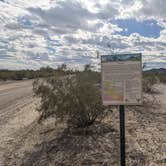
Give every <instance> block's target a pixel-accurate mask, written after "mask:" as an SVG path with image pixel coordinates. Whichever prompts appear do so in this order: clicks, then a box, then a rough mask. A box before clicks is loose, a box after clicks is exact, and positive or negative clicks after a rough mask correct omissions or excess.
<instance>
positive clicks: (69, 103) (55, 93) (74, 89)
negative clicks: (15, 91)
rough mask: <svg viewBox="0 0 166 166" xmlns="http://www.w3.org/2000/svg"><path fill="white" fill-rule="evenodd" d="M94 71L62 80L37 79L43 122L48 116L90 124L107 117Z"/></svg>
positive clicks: (69, 123) (82, 125)
mask: <svg viewBox="0 0 166 166" xmlns="http://www.w3.org/2000/svg"><path fill="white" fill-rule="evenodd" d="M91 74H92V72H82V73H77V74H75V75H69V76H64V77H61V78H59V79H57V78H53V77H51V78H47V79H45V80H42V81H41V80H36V81H35V82H34V84H33V90H34V92H35V94H36V95H37V96H39V97H41V106H40V108H39V109H38V111H39V112H40V113H41V116H40V121H41V120H43V119H46V118H48V117H55V118H60V119H61V120H64V121H66V122H67V124H68V125H69V126H70V125H72V126H75V127H86V126H89V125H91V124H93V123H94V122H95V120H96V119H97V118H98V117H100V118H101V117H102V116H103V112H104V110H105V107H104V106H102V101H101V94H100V93H101V92H100V88H99V87H97V86H96V80H95V79H93V77H91Z"/></svg>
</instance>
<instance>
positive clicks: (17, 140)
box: [0, 81, 166, 166]
mask: <svg viewBox="0 0 166 166" xmlns="http://www.w3.org/2000/svg"><path fill="white" fill-rule="evenodd" d="M156 90H157V93H155V97H156V99H157V100H158V101H160V104H157V105H156V103H155V104H154V105H153V104H152V102H150V104H149V105H148V106H146V107H127V108H126V158H127V165H129V166H137V165H138V166H165V165H166V85H162V84H160V85H157V86H156ZM38 105H39V100H38V99H36V98H34V97H33V93H32V81H21V82H13V83H12V82H10V83H7V84H3V83H1V84H0V166H14V165H16V166H20V165H22V166H47V165H49V166H54V165H57V166H60V165H64V166H77V165H78V166H79V165H86V166H91V165H94V166H95V165H103V166H104V165H105V166H106V165H109V166H118V165H119V112H118V110H117V109H114V110H113V112H112V113H109V114H108V115H107V117H106V118H105V120H104V121H103V122H102V123H100V124H98V123H96V124H95V125H94V126H91V127H90V128H89V129H84V130H83V131H82V130H81V129H77V130H75V129H68V128H67V127H66V126H65V124H63V123H61V122H56V123H55V122H54V121H53V120H52V119H49V120H48V121H46V122H44V123H43V124H38V123H37V119H38V117H39V115H38V112H36V111H35V109H36V107H37V106H38Z"/></svg>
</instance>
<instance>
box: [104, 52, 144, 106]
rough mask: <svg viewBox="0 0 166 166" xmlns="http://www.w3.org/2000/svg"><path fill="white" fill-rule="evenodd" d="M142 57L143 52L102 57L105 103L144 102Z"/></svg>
mask: <svg viewBox="0 0 166 166" xmlns="http://www.w3.org/2000/svg"><path fill="white" fill-rule="evenodd" d="M141 59H142V56H141V54H117V55H116V54H114V55H103V56H102V57H101V70H102V100H103V104H104V105H140V104H142V60H141Z"/></svg>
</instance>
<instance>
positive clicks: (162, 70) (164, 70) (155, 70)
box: [147, 68, 166, 73]
mask: <svg viewBox="0 0 166 166" xmlns="http://www.w3.org/2000/svg"><path fill="white" fill-rule="evenodd" d="M147 71H150V72H159V73H164V72H166V68H159V69H151V70H147Z"/></svg>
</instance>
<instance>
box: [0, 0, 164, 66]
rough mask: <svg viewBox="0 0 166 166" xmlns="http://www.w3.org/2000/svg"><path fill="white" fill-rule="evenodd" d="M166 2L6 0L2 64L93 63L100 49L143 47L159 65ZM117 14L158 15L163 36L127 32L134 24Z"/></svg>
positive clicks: (1, 20) (0, 13)
mask: <svg viewBox="0 0 166 166" xmlns="http://www.w3.org/2000/svg"><path fill="white" fill-rule="evenodd" d="M165 8H166V1H165V0H158V1H156V0H116V1H113V0H105V1H103V0H98V1H96V0H91V1H89V0H44V1H43V0H38V1H35V0H28V1H21V0H15V1H13V0H3V1H0V35H1V38H0V68H5V67H6V68H10V69H11V68H17V69H19V68H35V69H36V68H39V67H41V66H46V65H50V66H52V67H56V66H57V65H59V64H61V63H63V62H65V63H67V64H68V65H69V66H70V67H72V66H75V67H81V66H83V65H84V64H86V63H92V64H94V65H96V68H97V67H98V63H99V60H98V59H96V50H98V51H99V52H100V53H101V54H105V53H107V54H108V53H112V52H115V53H116V52H118V53H120V52H142V53H143V54H144V59H145V61H149V62H150V63H151V64H153V65H152V66H153V67H154V64H155V62H156V64H162V66H163V64H164V61H165V54H166V51H165V46H166V20H165V17H166V12H165V10H166V9H165ZM117 19H121V20H123V21H124V23H125V21H126V20H127V19H135V20H137V21H138V22H143V21H144V20H150V19H153V20H155V21H156V22H157V25H158V26H159V27H161V29H160V33H159V37H156V38H154V37H153V36H151V37H148V35H147V36H143V35H142V34H144V33H142V34H140V33H139V31H135V32H132V33H131V34H130V35H124V34H125V33H124V34H123V33H121V32H124V31H125V32H128V31H130V29H131V28H129V27H126V26H125V27H124V28H123V26H121V27H119V25H118V24H117V23H116V22H115V21H113V20H117ZM152 23H153V22H152ZM126 24H127V21H126ZM149 24H150V21H149ZM127 26H129V25H128V24H127ZM149 26H150V25H149ZM133 28H136V27H133ZM126 29H127V31H126ZM146 33H148V29H147V32H146ZM154 33H155V32H154ZM145 55H147V56H145ZM154 56H156V58H155V59H154ZM146 57H148V58H146ZM163 57H164V58H163ZM160 60H161V61H160ZM152 62H153V63H152ZM157 66H159V65H157Z"/></svg>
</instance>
